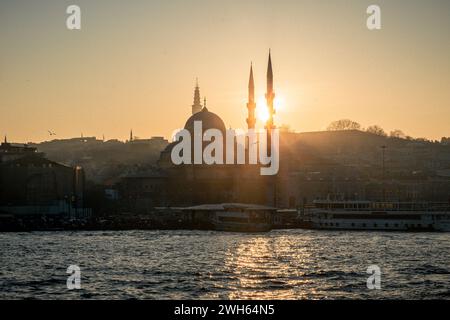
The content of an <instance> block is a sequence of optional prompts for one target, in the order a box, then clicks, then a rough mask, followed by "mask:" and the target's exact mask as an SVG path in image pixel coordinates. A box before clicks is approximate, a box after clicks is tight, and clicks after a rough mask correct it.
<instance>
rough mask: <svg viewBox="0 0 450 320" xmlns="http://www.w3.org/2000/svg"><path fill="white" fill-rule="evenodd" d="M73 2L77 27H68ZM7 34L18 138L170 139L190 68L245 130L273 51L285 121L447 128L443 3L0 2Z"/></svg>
mask: <svg viewBox="0 0 450 320" xmlns="http://www.w3.org/2000/svg"><path fill="white" fill-rule="evenodd" d="M71 4H76V5H79V6H80V7H81V11H82V29H81V30H79V31H76V30H75V31H69V30H68V29H67V28H66V18H67V16H68V15H67V14H66V8H67V6H68V5H71ZM371 4H378V5H379V6H380V7H381V12H382V29H381V30H379V31H369V30H368V29H367V27H366V19H367V16H368V15H367V14H366V9H367V7H368V6H369V5H371ZM0 43H1V50H0V134H1V135H4V134H7V136H8V138H9V140H10V141H14V142H28V141H43V140H49V139H53V138H68V137H74V136H79V135H80V134H81V133H83V134H84V136H97V137H99V138H101V137H102V135H103V134H104V135H105V136H106V138H107V139H112V138H118V139H121V140H124V139H126V138H127V137H128V135H129V130H130V129H131V128H132V129H133V132H134V133H135V135H136V136H138V137H140V138H148V137H150V136H156V135H158V136H160V135H162V136H165V137H167V138H168V137H169V136H170V134H171V132H172V131H173V130H174V129H176V128H179V127H182V126H183V125H184V123H185V121H186V119H187V118H188V117H189V116H190V112H191V105H192V102H193V92H194V85H195V79H196V77H198V79H199V84H200V92H201V95H202V97H203V96H206V97H207V103H208V109H209V110H210V111H212V112H215V113H217V114H218V115H220V116H221V117H222V119H223V120H224V122H225V123H226V125H227V126H231V127H234V128H245V126H246V123H245V118H246V112H247V110H246V102H247V84H248V76H249V68H250V62H251V61H253V68H254V76H255V85H256V95H257V97H258V98H257V100H260V97H263V96H264V93H265V75H266V68H267V56H268V51H269V48H271V50H272V61H273V68H274V87H275V93H276V95H277V97H278V98H279V101H278V103H279V110H278V114H277V116H276V118H275V121H276V124H278V125H281V124H287V125H289V126H290V127H291V128H292V129H295V130H296V131H316V130H323V129H325V128H326V127H327V125H328V124H329V123H330V122H331V121H333V120H337V119H341V118H350V119H352V120H355V121H358V122H360V123H361V124H362V125H363V126H364V127H367V126H369V125H373V124H378V125H380V126H381V127H383V128H384V129H385V130H386V131H390V130H393V129H402V130H403V131H404V132H405V133H406V134H408V135H411V136H414V137H427V138H431V139H440V138H441V137H442V136H450V59H449V57H450V1H448V0H432V1H424V0H420V1H415V0H394V1H393V0H391V1H381V0H370V1H365V0H353V1H351V0H348V1H344V0H333V1H332V0H328V1H318V0H309V1H301V0H292V1H288V0H281V1H278V0H277V1H273V0H272V1H263V0H226V1H225V0H222V1H216V0H152V1H150V0H131V1H119V0H70V1H62V0H38V1H37V0H28V1H24V0H0ZM47 130H51V131H54V132H55V133H56V134H57V135H56V137H50V136H49V134H48V132H47Z"/></svg>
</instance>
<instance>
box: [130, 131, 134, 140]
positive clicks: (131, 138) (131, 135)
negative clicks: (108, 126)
mask: <svg viewBox="0 0 450 320" xmlns="http://www.w3.org/2000/svg"><path fill="white" fill-rule="evenodd" d="M131 141H133V129H131V130H130V142H131Z"/></svg>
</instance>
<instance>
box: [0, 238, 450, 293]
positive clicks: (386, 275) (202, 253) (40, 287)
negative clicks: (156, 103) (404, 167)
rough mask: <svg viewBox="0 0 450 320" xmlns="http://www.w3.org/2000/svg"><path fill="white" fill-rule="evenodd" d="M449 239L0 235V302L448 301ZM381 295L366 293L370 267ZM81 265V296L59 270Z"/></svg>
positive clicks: (370, 291) (371, 291) (64, 273)
mask: <svg viewBox="0 0 450 320" xmlns="http://www.w3.org/2000/svg"><path fill="white" fill-rule="evenodd" d="M449 240H450V234H448V233H384V232H332V231H309V230H308V231H307V230H279V231H272V232H269V233H264V234H241V233H220V232H212V231H211V232H210V231H123V232H121V231H111V232H109V231H108V232H33V233H0V262H1V265H0V298H1V299H17V298H19V299H22V298H37V299H72V298H81V299H134V298H136V299H218V298H220V299H348V298H350V299H352V298H357V299H361V298H362V299H365V298H372V299H384V298H389V299H391V298H393V299H422V298H430V299H431V298H435V299H449V298H450V241H449ZM372 264H376V265H378V266H379V267H380V268H381V273H382V274H381V285H382V289H381V290H368V289H367V286H366V280H367V277H368V276H369V275H368V274H367V273H366V270H367V267H368V266H369V265H372ZM69 265H78V266H79V267H80V268H81V290H68V289H67V287H66V280H67V276H68V274H66V269H67V267H68V266H69Z"/></svg>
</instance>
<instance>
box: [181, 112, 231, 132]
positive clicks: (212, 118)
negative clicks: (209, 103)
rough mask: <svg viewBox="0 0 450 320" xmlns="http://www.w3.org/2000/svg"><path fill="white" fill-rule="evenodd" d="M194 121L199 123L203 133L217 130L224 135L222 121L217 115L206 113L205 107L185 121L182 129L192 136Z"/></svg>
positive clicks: (224, 129)
mask: <svg viewBox="0 0 450 320" xmlns="http://www.w3.org/2000/svg"><path fill="white" fill-rule="evenodd" d="M195 121H201V123H202V130H203V132H205V131H206V130H208V129H218V130H220V131H221V132H222V133H223V134H225V131H226V128H225V124H224V122H223V121H222V119H221V118H220V117H219V116H218V115H217V114H215V113H213V112H210V111H208V109H207V108H206V107H204V108H203V109H202V110H201V111H200V112H197V113H195V114H193V115H192V116H191V117H190V118H189V119H188V120H187V121H186V124H185V125H184V129H187V130H189V132H191V134H193V132H194V122H195Z"/></svg>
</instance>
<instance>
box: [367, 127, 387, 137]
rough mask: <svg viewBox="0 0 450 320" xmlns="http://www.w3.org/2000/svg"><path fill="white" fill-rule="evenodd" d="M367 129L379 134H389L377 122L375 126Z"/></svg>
mask: <svg viewBox="0 0 450 320" xmlns="http://www.w3.org/2000/svg"><path fill="white" fill-rule="evenodd" d="M366 131H367V132H369V133H373V134H376V135H378V136H383V137H385V136H387V134H386V132H384V129H383V128H381V127H380V126H378V125H376V124H375V125H373V126H370V127H367V129H366Z"/></svg>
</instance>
